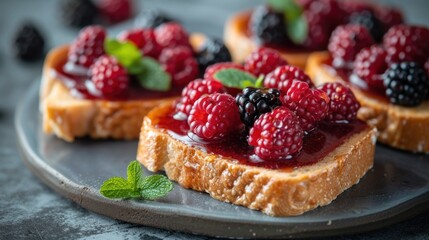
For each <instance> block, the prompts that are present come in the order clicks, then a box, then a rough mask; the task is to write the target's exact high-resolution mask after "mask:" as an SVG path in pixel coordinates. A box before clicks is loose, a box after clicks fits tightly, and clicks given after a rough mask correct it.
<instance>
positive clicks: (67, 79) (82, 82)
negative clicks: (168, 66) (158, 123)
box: [54, 60, 182, 101]
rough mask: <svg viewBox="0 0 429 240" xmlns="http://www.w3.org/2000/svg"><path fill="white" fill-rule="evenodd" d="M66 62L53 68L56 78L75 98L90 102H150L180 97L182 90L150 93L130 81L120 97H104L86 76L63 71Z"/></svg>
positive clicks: (175, 89) (135, 82)
mask: <svg viewBox="0 0 429 240" xmlns="http://www.w3.org/2000/svg"><path fill="white" fill-rule="evenodd" d="M65 65H66V60H64V61H62V62H61V63H59V64H58V65H57V66H55V67H54V72H55V75H56V77H57V78H58V79H59V80H60V81H61V82H62V83H63V84H64V85H65V86H67V87H68V88H69V89H70V92H71V94H72V95H73V96H74V97H76V98H81V99H90V100H97V99H103V100H110V101H124V100H151V99H160V98H169V97H177V96H180V93H181V92H182V89H179V88H172V89H171V90H169V91H167V92H159V91H151V90H147V89H144V88H142V87H141V86H140V85H139V84H138V83H137V80H134V79H132V78H131V79H132V80H131V83H130V86H129V87H128V88H127V89H126V90H125V91H123V92H122V93H121V94H120V95H115V96H104V95H102V94H101V93H100V92H98V91H96V90H95V87H94V85H93V83H92V82H91V80H90V79H89V78H88V77H87V76H85V75H84V76H82V75H76V74H71V73H69V72H68V71H66V70H65Z"/></svg>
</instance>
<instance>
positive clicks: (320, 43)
mask: <svg viewBox="0 0 429 240" xmlns="http://www.w3.org/2000/svg"><path fill="white" fill-rule="evenodd" d="M304 16H305V18H306V19H307V22H308V35H307V38H306V40H305V41H304V43H303V45H304V46H305V47H307V48H309V49H315V50H317V49H324V48H326V46H327V45H328V42H329V36H330V33H331V31H332V29H331V28H332V27H331V26H330V25H329V22H328V21H327V20H326V18H325V16H324V15H323V14H322V13H321V12H316V11H305V12H304Z"/></svg>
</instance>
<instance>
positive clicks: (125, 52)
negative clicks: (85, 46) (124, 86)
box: [104, 38, 142, 74]
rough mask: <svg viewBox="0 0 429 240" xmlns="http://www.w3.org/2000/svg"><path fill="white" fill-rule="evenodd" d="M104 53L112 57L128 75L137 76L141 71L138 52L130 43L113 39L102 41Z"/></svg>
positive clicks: (139, 53) (140, 56)
mask: <svg viewBox="0 0 429 240" xmlns="http://www.w3.org/2000/svg"><path fill="white" fill-rule="evenodd" d="M104 51H105V52H106V53H107V54H108V55H111V56H114V57H115V58H116V59H117V60H118V62H119V63H120V64H121V65H122V66H123V67H125V68H126V69H127V71H128V73H130V74H138V73H139V72H141V71H142V66H141V63H140V60H141V58H142V54H141V52H140V50H139V49H138V48H137V47H136V45H134V44H133V43H131V42H128V41H127V42H121V41H118V40H116V39H113V38H106V40H104Z"/></svg>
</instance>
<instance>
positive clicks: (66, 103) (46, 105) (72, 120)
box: [40, 34, 205, 142]
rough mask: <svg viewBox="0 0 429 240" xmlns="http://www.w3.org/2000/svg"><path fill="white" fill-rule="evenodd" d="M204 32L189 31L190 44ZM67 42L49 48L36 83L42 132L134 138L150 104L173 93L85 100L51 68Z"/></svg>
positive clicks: (61, 58) (199, 41) (66, 137)
mask: <svg viewBox="0 0 429 240" xmlns="http://www.w3.org/2000/svg"><path fill="white" fill-rule="evenodd" d="M204 39H205V36H204V35H202V34H193V35H191V36H190V42H191V45H192V46H194V47H196V48H198V47H199V46H200V45H201V44H202V43H203V42H204ZM68 49H69V46H68V45H64V46H60V47H57V48H55V49H52V50H51V51H50V52H49V54H48V56H47V57H46V60H45V65H44V67H43V77H42V83H41V86H40V110H41V112H42V117H43V130H44V132H45V133H54V134H55V135H57V136H58V137H60V138H62V139H64V140H66V141H69V142H72V141H74V139H75V138H76V137H83V136H90V137H91V138H113V139H137V138H138V136H139V132H140V127H141V123H142V119H143V117H144V116H146V114H147V113H148V112H149V111H150V110H151V109H152V108H154V107H156V106H158V105H160V104H163V103H171V102H172V101H174V100H175V99H176V97H169V98H163V99H153V100H127V101H108V100H86V99H77V98H74V97H73V96H72V95H71V93H70V90H69V89H68V88H67V87H66V86H64V84H63V83H62V82H61V81H59V80H58V79H57V77H56V75H55V72H54V71H53V70H52V69H53V68H54V66H56V65H58V63H59V62H64V61H65V59H66V58H67V53H68Z"/></svg>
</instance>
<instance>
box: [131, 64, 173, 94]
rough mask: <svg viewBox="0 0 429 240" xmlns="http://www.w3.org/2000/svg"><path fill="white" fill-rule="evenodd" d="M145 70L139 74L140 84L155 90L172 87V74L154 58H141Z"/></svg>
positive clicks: (165, 89)
mask: <svg viewBox="0 0 429 240" xmlns="http://www.w3.org/2000/svg"><path fill="white" fill-rule="evenodd" d="M141 65H142V66H143V71H142V72H141V73H140V74H138V75H137V80H138V81H139V83H140V85H141V86H142V87H144V88H146V89H149V90H154V91H168V90H170V88H171V76H170V74H168V73H167V72H166V71H165V70H164V69H163V68H162V67H161V65H160V64H159V63H158V61H156V60H155V59H153V58H150V57H144V58H143V59H142V60H141Z"/></svg>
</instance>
